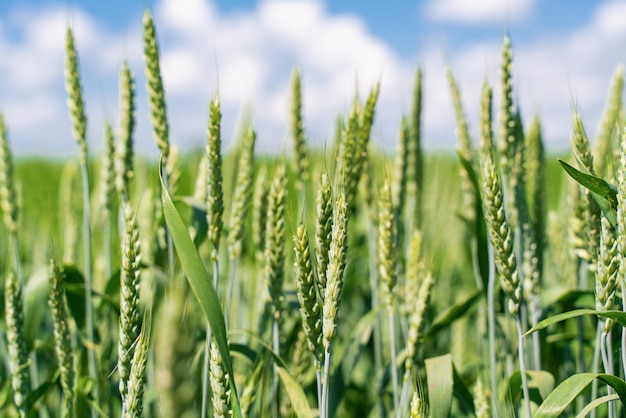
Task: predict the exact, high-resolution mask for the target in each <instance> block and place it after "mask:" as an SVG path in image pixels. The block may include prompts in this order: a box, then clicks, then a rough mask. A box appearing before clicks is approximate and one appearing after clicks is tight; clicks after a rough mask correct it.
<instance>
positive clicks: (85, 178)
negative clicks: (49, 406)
mask: <svg viewBox="0 0 626 418" xmlns="http://www.w3.org/2000/svg"><path fill="white" fill-rule="evenodd" d="M65 85H66V90H67V94H68V96H69V99H68V107H69V111H70V119H71V121H72V131H73V134H74V138H75V139H76V142H77V143H78V146H79V148H80V154H79V163H80V171H81V178H82V185H83V252H84V254H83V255H84V266H83V269H84V274H85V327H86V332H87V360H88V368H89V376H90V377H91V378H93V379H94V391H93V393H94V396H95V399H96V400H98V399H99V387H98V366H97V361H96V352H95V349H94V348H93V346H92V345H93V344H94V343H95V341H94V321H93V301H92V292H93V289H92V288H93V284H92V275H91V216H90V205H89V193H90V190H89V169H88V166H87V158H88V153H87V138H86V134H87V117H86V115H85V105H84V101H83V91H82V86H81V83H80V73H79V69H78V57H77V54H76V47H75V46H74V34H73V32H72V29H71V28H68V29H67V35H66V45H65ZM91 416H92V418H95V416H96V411H95V410H94V409H93V408H92V410H91Z"/></svg>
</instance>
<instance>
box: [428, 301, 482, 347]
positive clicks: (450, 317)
mask: <svg viewBox="0 0 626 418" xmlns="http://www.w3.org/2000/svg"><path fill="white" fill-rule="evenodd" d="M482 296H483V291H482V290H480V289H476V290H474V292H472V293H471V294H470V295H469V296H468V297H467V298H466V299H464V300H462V301H460V302H458V303H456V304H454V305H452V306H451V307H449V308H448V309H446V310H445V311H443V312H442V313H441V314H439V315H437V317H436V318H435V320H434V321H433V323H432V325H431V326H430V327H429V328H428V331H427V332H426V336H427V337H432V336H433V335H435V334H436V333H437V332H439V331H441V330H442V329H445V328H447V327H448V326H449V325H450V324H451V323H453V322H454V321H456V320H457V319H459V318H462V317H464V316H465V315H466V314H467V311H468V310H469V309H471V308H472V307H473V306H474V305H476V304H477V303H478V302H479V301H480V300H481V299H482Z"/></svg>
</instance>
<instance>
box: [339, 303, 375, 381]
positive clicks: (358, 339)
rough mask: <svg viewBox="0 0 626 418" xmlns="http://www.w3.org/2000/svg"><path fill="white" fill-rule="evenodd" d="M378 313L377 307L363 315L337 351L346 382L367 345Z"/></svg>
mask: <svg viewBox="0 0 626 418" xmlns="http://www.w3.org/2000/svg"><path fill="white" fill-rule="evenodd" d="M379 313H380V311H379V310H378V309H374V310H371V311H369V312H368V313H366V314H365V315H363V316H362V317H361V318H360V319H359V321H358V322H357V323H356V324H355V325H354V327H353V328H352V334H351V335H350V339H349V340H348V342H347V343H346V344H345V346H344V347H345V348H344V350H343V352H341V351H338V352H337V353H338V354H337V356H338V357H339V358H341V364H340V367H341V372H342V373H343V376H344V379H345V380H346V381H347V382H349V381H350V376H351V375H352V372H353V371H354V370H355V369H356V364H357V362H358V360H359V357H360V356H361V353H362V352H363V351H364V350H363V347H365V346H367V344H368V342H369V341H370V337H371V335H372V330H373V328H374V325H375V324H376V321H377V320H378V314H379ZM338 367H339V366H338Z"/></svg>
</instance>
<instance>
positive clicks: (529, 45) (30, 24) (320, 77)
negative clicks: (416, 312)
mask: <svg viewBox="0 0 626 418" xmlns="http://www.w3.org/2000/svg"><path fill="white" fill-rule="evenodd" d="M386 4H393V6H386V5H385V2H381V1H376V2H363V1H360V0H343V1H332V2H331V1H330V0H261V1H253V0H153V1H145V0H142V1H139V0H137V1H127V0H111V1H107V2H94V1H88V0H19V1H17V0H13V1H11V0H8V1H6V0H5V1H2V2H0V57H1V58H0V110H1V111H2V112H3V113H4V115H5V119H6V122H7V125H8V127H9V132H10V140H11V143H12V147H13V149H14V150H15V152H16V153H17V154H19V155H28V154H39V155H54V156H67V155H72V154H73V153H75V152H76V146H75V143H74V141H73V139H72V137H71V129H70V124H69V117H68V112H67V108H66V104H65V103H66V99H65V91H64V83H63V47H64V36H65V28H66V27H67V25H68V24H69V25H70V26H71V27H72V28H74V30H75V35H76V42H77V47H78V52H79V60H80V65H81V71H82V77H83V86H84V90H85V95H86V101H87V112H88V118H89V121H88V122H89V143H90V148H91V150H93V151H94V152H96V151H97V150H99V149H100V148H101V143H102V132H103V121H104V119H105V118H108V119H110V120H112V121H113V123H116V122H117V119H118V116H117V107H118V99H117V90H118V82H117V76H118V72H119V69H120V67H121V64H122V62H123V61H124V60H128V61H129V63H130V66H131V68H132V69H133V71H134V73H135V75H136V80H137V100H138V111H137V131H136V143H137V147H138V149H139V151H140V152H141V153H144V154H150V155H155V154H156V147H155V145H154V142H153V140H152V137H151V131H150V125H149V119H148V116H147V105H146V94H145V78H144V73H143V66H142V65H143V63H142V43H141V21H142V14H143V8H144V7H148V8H149V9H150V10H151V11H152V13H153V14H154V16H155V21H156V24H157V32H158V37H159V40H160V42H161V59H162V70H163V77H164V83H165V89H166V97H167V102H168V113H169V119H170V126H171V136H172V137H171V141H172V142H173V143H175V144H177V145H178V146H179V147H181V148H183V149H190V148H194V147H199V146H202V144H203V141H204V135H205V131H206V125H207V109H208V102H209V100H210V98H211V97H212V96H213V95H214V94H215V92H216V91H218V90H219V94H220V97H221V100H222V106H223V113H224V117H223V126H224V128H223V133H224V146H225V147H228V146H229V145H230V144H231V143H232V137H233V136H234V135H235V132H236V126H237V124H238V121H239V119H240V117H241V115H242V113H244V110H245V109H249V112H250V114H251V118H252V120H253V122H254V124H255V126H256V127H257V131H258V145H259V148H260V149H262V150H264V151H280V150H281V149H282V148H283V147H284V145H285V143H287V132H288V126H287V122H288V120H289V119H288V108H289V80H290V74H291V71H292V69H293V68H294V67H295V66H299V67H300V68H301V71H302V76H303V87H304V113H305V119H306V128H307V132H308V136H309V140H310V141H311V142H313V143H315V144H319V145H323V144H324V143H326V142H327V141H329V138H331V137H332V131H333V128H334V121H335V118H336V115H338V114H340V113H344V112H346V110H347V108H348V106H349V104H350V102H351V99H352V98H353V97H354V95H355V93H358V94H360V96H361V97H364V96H365V95H366V94H367V91H368V89H369V88H370V86H371V85H372V84H373V83H374V82H375V81H376V80H380V81H381V96H380V101H379V107H378V112H377V122H376V125H375V127H374V141H375V142H376V143H377V144H380V145H381V146H383V145H384V146H387V147H389V149H393V144H395V141H396V137H397V131H398V125H399V122H400V118H401V116H402V114H403V113H406V112H408V110H409V104H410V99H411V97H410V96H411V89H412V80H413V75H414V73H415V70H416V68H417V67H418V66H420V67H422V69H423V72H424V107H425V109H424V113H423V118H424V122H423V124H424V133H423V141H424V144H425V146H426V147H427V148H429V149H441V148H443V149H453V147H454V145H455V143H456V138H455V135H454V121H453V114H452V108H451V104H450V98H449V91H448V88H447V84H446V79H445V70H446V68H447V67H450V68H452V69H453V71H454V72H455V74H456V76H457V78H458V80H459V83H460V85H461V89H462V94H463V97H464V102H465V106H466V108H467V110H468V114H469V120H470V124H471V126H472V127H473V128H474V130H475V128H476V125H477V105H478V102H479V92H480V88H481V85H482V83H483V80H485V79H487V80H489V81H490V82H491V83H492V84H494V85H496V86H495V92H496V94H497V93H498V88H497V84H498V77H499V73H498V71H499V70H498V66H499V56H500V48H501V44H502V39H503V36H504V34H505V33H507V32H508V33H509V34H510V35H511V38H512V41H513V48H514V63H515V68H514V72H515V90H516V93H517V98H518V100H519V104H520V106H521V108H522V112H523V115H524V118H525V119H526V120H529V119H530V117H531V116H532V115H533V114H535V113H537V114H539V115H540V117H541V119H542V122H543V126H544V138H545V140H546V142H547V143H548V146H549V147H550V148H551V149H553V150H559V149H565V148H566V147H568V136H569V130H570V126H571V124H570V115H571V111H572V109H573V107H574V106H575V107H577V108H578V109H579V110H580V111H581V113H582V115H583V118H584V120H585V123H586V126H587V130H588V132H589V133H590V134H591V135H593V133H594V132H595V130H596V127H597V125H598V122H599V118H600V115H601V112H602V109H603V107H604V103H605V100H606V95H607V91H608V88H609V85H610V80H611V77H612V74H613V73H614V72H615V70H616V68H617V66H618V65H619V64H620V63H622V62H624V60H625V58H626V0H607V1H586V0H550V1H545V0H544V1H539V0H473V1H467V0H398V1H394V2H389V3H386ZM496 105H497V104H496Z"/></svg>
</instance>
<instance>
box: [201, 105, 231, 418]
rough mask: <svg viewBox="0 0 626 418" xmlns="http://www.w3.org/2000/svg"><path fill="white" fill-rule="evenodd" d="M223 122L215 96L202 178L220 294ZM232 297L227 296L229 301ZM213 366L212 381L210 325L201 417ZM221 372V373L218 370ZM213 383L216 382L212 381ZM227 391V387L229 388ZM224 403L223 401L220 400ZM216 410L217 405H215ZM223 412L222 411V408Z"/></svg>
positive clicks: (217, 363) (216, 359)
mask: <svg viewBox="0 0 626 418" xmlns="http://www.w3.org/2000/svg"><path fill="white" fill-rule="evenodd" d="M221 121H222V113H221V110H220V102H219V98H218V97H217V96H216V97H215V98H214V99H213V100H211V104H210V106H209V127H208V131H207V145H206V161H207V166H206V168H207V169H206V173H200V175H202V174H205V179H206V180H205V187H206V209H207V213H206V219H207V235H208V240H209V247H210V248H209V251H210V255H209V257H210V258H209V259H210V262H211V264H212V265H213V287H214V288H215V290H216V291H217V285H218V281H219V246H220V237H221V235H222V214H223V212H224V201H223V198H224V192H223V190H222V151H221V147H222V137H221ZM228 297H230V295H227V298H228ZM228 317H229V305H227V306H226V307H225V309H224V321H225V323H226V326H227V327H228ZM210 363H211V364H213V368H214V369H215V370H213V369H211V378H215V377H216V376H221V374H220V371H221V365H220V361H219V353H218V351H217V348H216V346H215V344H213V343H212V341H211V327H210V326H209V324H208V323H207V326H206V343H205V348H204V370H203V377H202V410H201V411H202V415H201V416H203V417H205V416H206V413H207V410H208V395H209V387H208V379H209V376H208V373H209V369H210V367H211V364H210ZM216 368H219V369H220V370H217V369H216ZM218 380H219V381H220V382H221V383H222V385H220V384H217V385H216V387H215V388H213V384H212V385H211V387H212V388H213V391H214V392H213V393H214V394H216V393H215V390H216V389H217V388H218V387H224V386H223V383H224V382H223V379H222V378H219V379H218ZM212 382H213V380H212ZM225 387H228V384H226V386H225ZM218 399H221V397H218ZM213 407H214V409H215V408H216V405H215V404H214V406H213ZM222 410H223V408H222Z"/></svg>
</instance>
